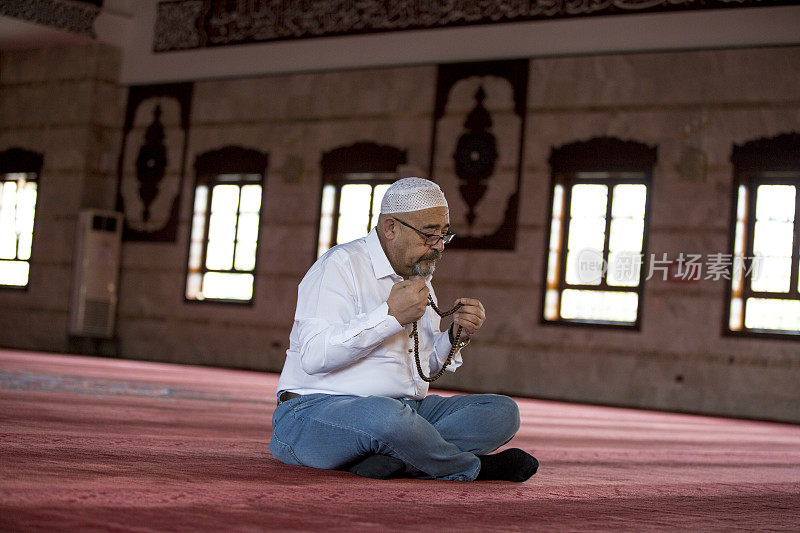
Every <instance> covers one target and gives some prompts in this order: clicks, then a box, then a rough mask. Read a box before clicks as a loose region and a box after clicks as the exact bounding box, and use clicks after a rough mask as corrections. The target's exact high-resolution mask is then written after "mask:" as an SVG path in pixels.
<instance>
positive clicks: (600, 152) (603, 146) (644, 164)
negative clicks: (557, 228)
mask: <svg viewBox="0 0 800 533" xmlns="http://www.w3.org/2000/svg"><path fill="white" fill-rule="evenodd" d="M657 154H658V149H657V147H655V146H653V147H650V146H647V145H645V144H642V143H639V142H636V141H623V140H620V139H617V138H614V137H595V138H593V139H590V140H588V141H578V142H574V143H570V144H566V145H564V146H562V147H560V148H553V149H552V150H551V152H550V158H549V163H550V170H551V174H550V190H549V204H548V209H547V219H546V222H545V226H546V227H547V231H546V232H545V233H546V235H545V242H544V268H543V271H542V291H541V310H540V313H539V321H540V323H541V324H543V325H561V326H571V327H576V326H577V327H590V328H606V329H618V330H623V331H640V330H641V324H642V316H643V312H644V285H645V271H646V266H647V254H648V235H649V233H650V232H649V226H650V206H651V204H652V189H653V187H652V184H653V168H654V167H655V164H656V161H657ZM581 172H607V173H609V174H611V176H610V177H608V178H599V179H595V178H580V177H578V174H579V173H581ZM632 172H636V173H640V174H641V175H642V177H641V178H626V177H623V176H622V174H625V173H632ZM615 175H616V176H615ZM584 183H588V184H598V185H606V186H607V187H608V201H607V203H606V214H605V234H604V242H603V260H604V261H606V264H608V254H609V249H608V245H609V239H610V233H611V232H610V224H611V221H612V217H611V209H612V204H613V187H614V186H615V185H618V184H628V183H630V184H642V185H645V187H646V197H645V211H644V220H643V233H642V250H641V254H642V264H641V270H640V275H639V283H638V285H636V286H614V285H608V283H607V279H606V278H607V276H606V275H603V277H602V278H601V281H600V284H599V285H583V284H580V285H575V284H567V282H566V266H567V264H566V261H567V243H568V239H569V215H570V212H569V210H570V207H569V206H570V200H571V187H572V185H576V184H584ZM556 185H561V186H562V187H563V191H564V192H563V199H562V203H561V206H562V213H561V236H560V239H559V250H558V254H559V255H558V267H557V274H556V276H557V279H556V284H555V286H554V287H551V286H550V285H552V284H548V279H547V278H548V276H547V274H548V268H549V257H550V241H551V236H552V231H553V224H552V221H553V200H554V197H555V188H556ZM552 288H555V289H556V290H557V291H558V293H559V309H558V318H555V319H548V318H546V316H545V310H546V298H547V292H548V290H549V289H550V290H552ZM566 289H575V290H589V291H618V292H629V293H636V294H637V298H638V305H637V309H636V320H635V321H633V322H632V323H630V324H628V323H621V322H612V321H603V320H589V319H572V318H569V319H568V318H562V317H561V309H560V304H561V301H560V298H561V296H562V295H563V292H564V290H566Z"/></svg>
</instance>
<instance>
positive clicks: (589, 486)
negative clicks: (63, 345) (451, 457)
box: [0, 351, 800, 532]
mask: <svg viewBox="0 0 800 533" xmlns="http://www.w3.org/2000/svg"><path fill="white" fill-rule="evenodd" d="M276 381H277V376H275V375H272V374H261V373H256V372H241V371H231V370H221V369H211V368H199V367H186V366H176V365H165V364H157V363H144V362H136V361H123V360H111V359H100V358H89V357H72V356H62V355H47V354H35V353H24V352H13V351H0V530H3V531H64V530H80V531H137V532H138V531H194V530H202V531H258V530H280V531H352V530H407V531H421V530H424V529H436V530H441V531H518V530H524V531H555V530H558V531H562V530H566V531H570V530H572V531H607V530H620V529H621V530H632V531H653V530H654V531H658V530H671V531H687V530H698V531H709V530H720V531H721V530H724V531H730V530H761V531H763V530H769V531H798V530H800V426H792V425H783V424H773V423H765V422H753V421H744V420H728V419H717V418H711V417H700V416H689V415H678V414H669V413H655V412H648V411H634V410H627V409H618V408H605V407H591V406H584V405H573V404H564V403H558V402H547V401H536V400H525V399H520V400H519V403H520V407H521V411H522V429H521V430H520V433H519V434H518V435H517V437H516V438H515V439H514V440H513V441H512V442H511V445H512V446H516V447H520V448H523V449H524V450H527V451H529V452H531V453H533V454H534V455H536V457H538V458H539V460H540V461H541V463H542V466H541V469H540V470H539V473H538V474H537V475H536V476H534V477H533V478H532V479H531V480H530V481H528V482H526V483H523V484H515V483H504V482H479V483H464V482H444V481H419V480H412V479H400V480H390V481H374V480H368V479H363V478H358V477H356V476H353V475H351V474H347V473H342V472H331V471H320V470H313V469H310V468H302V467H291V466H285V465H283V464H281V463H279V462H277V461H276V460H274V459H273V458H272V457H271V456H270V455H269V452H268V451H267V442H268V441H269V436H270V416H271V413H272V409H273V408H274V405H275V398H274V389H275V384H276Z"/></svg>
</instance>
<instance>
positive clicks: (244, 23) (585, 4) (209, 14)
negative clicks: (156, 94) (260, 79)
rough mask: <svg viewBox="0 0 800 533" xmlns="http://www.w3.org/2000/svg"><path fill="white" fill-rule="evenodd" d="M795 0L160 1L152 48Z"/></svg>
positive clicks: (781, 2)
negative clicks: (533, 0)
mask: <svg viewBox="0 0 800 533" xmlns="http://www.w3.org/2000/svg"><path fill="white" fill-rule="evenodd" d="M791 3H793V2H791V0H548V1H537V2H532V1H530V0H481V1H480V2H473V1H447V2H431V1H420V0H396V1H392V2H387V1H386V0H358V1H357V2H353V1H344V0H307V1H303V2H287V1H285V0H161V1H160V2H159V3H158V10H157V17H156V28H155V36H154V42H153V49H154V50H155V51H156V52H166V51H170V50H185V49H190V48H203V47H209V46H224V45H231V44H243V43H254V42H267V41H276V40H283V39H304V38H312V37H331V36H337V35H357V34H364V33H376V32H388V31H399V30H420V29H431V28H447V27H454V26H471V25H476V24H497V23H509V22H523V21H530V20H548V19H557V18H569V17H585V16H593V15H603V16H610V15H623V14H628V13H632V14H638V13H647V12H659V11H685V10H697V9H709V8H733V7H742V6H767V5H787V4H791Z"/></svg>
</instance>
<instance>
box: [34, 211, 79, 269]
mask: <svg viewBox="0 0 800 533" xmlns="http://www.w3.org/2000/svg"><path fill="white" fill-rule="evenodd" d="M77 221H78V213H77V211H75V212H74V213H71V214H68V215H58V216H53V215H52V210H49V209H47V205H44V206H42V204H40V203H38V202H37V216H36V220H35V225H34V228H33V249H32V254H33V258H34V261H36V262H37V263H38V262H41V263H46V264H49V265H55V264H58V265H62V266H65V267H69V268H71V267H72V262H73V253H74V248H75V238H76V228H77Z"/></svg>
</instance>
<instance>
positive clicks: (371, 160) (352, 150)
mask: <svg viewBox="0 0 800 533" xmlns="http://www.w3.org/2000/svg"><path fill="white" fill-rule="evenodd" d="M405 162H406V153H405V152H403V151H401V150H398V149H397V148H393V147H391V146H382V145H378V144H374V143H366V142H361V143H356V144H353V145H350V146H343V147H340V148H336V149H334V150H331V151H330V152H326V153H325V154H323V156H322V161H321V166H322V201H321V206H320V219H319V238H318V244H317V257H319V256H321V255H322V254H323V253H325V251H326V250H328V249H329V248H331V247H333V246H335V245H337V244H340V243H344V242H348V241H352V240H353V239H357V238H359V237H363V236H364V235H366V234H367V233H369V231H370V229H372V228H373V227H374V226H375V223H376V221H377V218H378V214H379V213H380V207H381V200H382V199H383V194H384V193H385V192H386V189H388V188H389V185H391V184H392V182H394V181H395V180H396V179H397V177H398V176H397V169H398V167H399V166H400V165H403V164H405Z"/></svg>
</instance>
